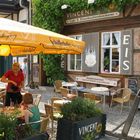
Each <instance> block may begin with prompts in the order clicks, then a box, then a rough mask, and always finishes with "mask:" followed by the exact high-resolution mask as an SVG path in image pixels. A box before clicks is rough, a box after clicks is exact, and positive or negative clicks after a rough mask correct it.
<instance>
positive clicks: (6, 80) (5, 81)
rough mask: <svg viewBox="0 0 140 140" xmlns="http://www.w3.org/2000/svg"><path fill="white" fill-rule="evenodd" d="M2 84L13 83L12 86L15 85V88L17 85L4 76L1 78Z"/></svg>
mask: <svg viewBox="0 0 140 140" xmlns="http://www.w3.org/2000/svg"><path fill="white" fill-rule="evenodd" d="M1 82H4V83H12V84H14V85H15V86H16V85H17V83H16V82H14V81H12V80H9V79H7V78H6V77H5V76H2V78H1Z"/></svg>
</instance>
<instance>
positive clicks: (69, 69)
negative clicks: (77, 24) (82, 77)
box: [67, 34, 83, 71]
mask: <svg viewBox="0 0 140 140" xmlns="http://www.w3.org/2000/svg"><path fill="white" fill-rule="evenodd" d="M69 37H71V38H74V39H76V38H77V37H80V39H79V40H80V41H82V34H80V35H72V36H69ZM70 55H74V69H71V68H70V60H71V59H70ZM77 55H81V68H80V69H79V70H78V69H76V65H77ZM82 57H83V55H82V54H68V55H67V64H68V67H67V70H68V71H82Z"/></svg>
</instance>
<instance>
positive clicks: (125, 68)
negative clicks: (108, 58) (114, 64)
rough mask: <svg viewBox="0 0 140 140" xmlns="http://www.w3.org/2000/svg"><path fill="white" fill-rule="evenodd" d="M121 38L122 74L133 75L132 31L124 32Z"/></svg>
mask: <svg viewBox="0 0 140 140" xmlns="http://www.w3.org/2000/svg"><path fill="white" fill-rule="evenodd" d="M121 37H122V40H121V66H120V68H121V69H120V70H121V74H124V75H132V55H133V49H132V30H124V31H122V35H121Z"/></svg>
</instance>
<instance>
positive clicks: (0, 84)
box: [0, 82, 7, 91]
mask: <svg viewBox="0 0 140 140" xmlns="http://www.w3.org/2000/svg"><path fill="white" fill-rule="evenodd" d="M6 86H7V84H6V83H3V82H0V91H1V90H6Z"/></svg>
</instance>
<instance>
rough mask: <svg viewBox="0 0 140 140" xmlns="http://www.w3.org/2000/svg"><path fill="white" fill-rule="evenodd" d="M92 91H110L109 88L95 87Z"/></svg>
mask: <svg viewBox="0 0 140 140" xmlns="http://www.w3.org/2000/svg"><path fill="white" fill-rule="evenodd" d="M91 90H92V91H97V92H98V91H99V92H100V91H102V92H106V91H109V89H108V88H107V87H93V88H91Z"/></svg>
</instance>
